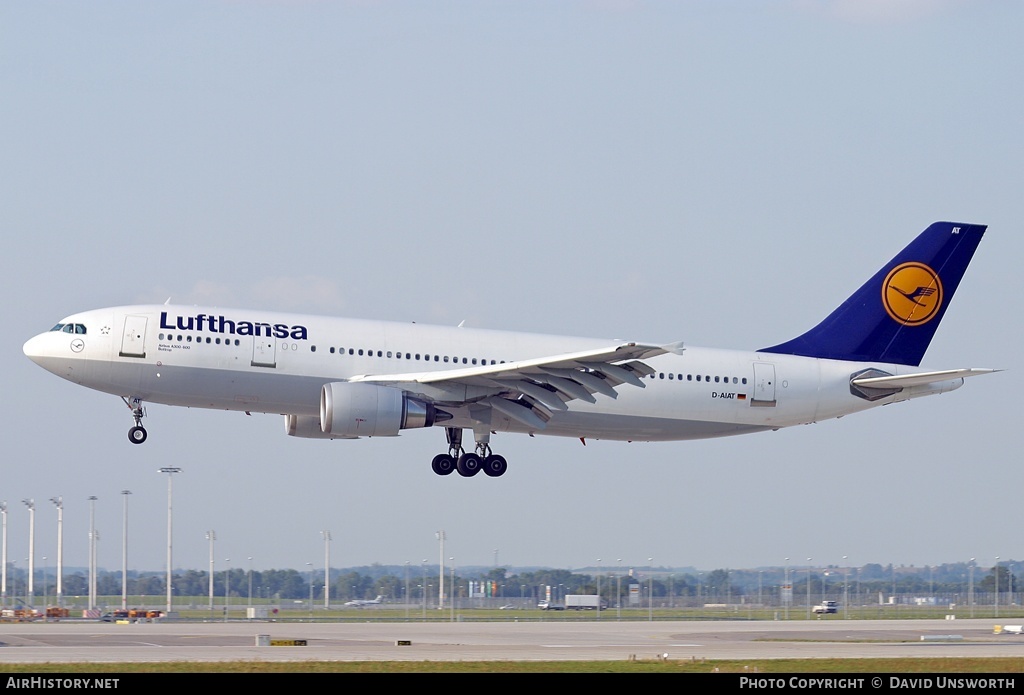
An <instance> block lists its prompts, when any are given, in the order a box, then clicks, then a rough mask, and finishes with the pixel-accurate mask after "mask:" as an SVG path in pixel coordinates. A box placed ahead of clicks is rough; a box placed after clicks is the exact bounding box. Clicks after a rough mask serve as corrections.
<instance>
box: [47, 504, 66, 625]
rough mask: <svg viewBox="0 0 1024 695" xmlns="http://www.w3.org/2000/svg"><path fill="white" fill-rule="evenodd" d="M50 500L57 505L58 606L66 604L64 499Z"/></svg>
mask: <svg viewBox="0 0 1024 695" xmlns="http://www.w3.org/2000/svg"><path fill="white" fill-rule="evenodd" d="M50 501H51V502H53V503H54V504H55V505H57V595H56V599H55V600H56V602H57V607H58V608H60V607H62V606H63V605H64V584H63V581H64V499H63V498H61V497H51V498H50Z"/></svg>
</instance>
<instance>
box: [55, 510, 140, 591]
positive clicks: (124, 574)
mask: <svg viewBox="0 0 1024 695" xmlns="http://www.w3.org/2000/svg"><path fill="white" fill-rule="evenodd" d="M130 494H132V491H131V490H121V499H122V502H123V503H122V505H121V608H122V609H125V608H127V607H128V495H130ZM57 555H58V558H57V561H58V562H60V550H58V551H57ZM59 572H60V570H58V579H57V581H58V582H60V579H59ZM57 586H58V592H59V591H60V589H59V586H60V584H59V583H58V585H57ZM58 605H59V601H58Z"/></svg>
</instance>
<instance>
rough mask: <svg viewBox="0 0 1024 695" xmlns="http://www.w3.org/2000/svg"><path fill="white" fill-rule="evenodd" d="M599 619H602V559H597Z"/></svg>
mask: <svg viewBox="0 0 1024 695" xmlns="http://www.w3.org/2000/svg"><path fill="white" fill-rule="evenodd" d="M597 619H598V620H600V619H601V558H597Z"/></svg>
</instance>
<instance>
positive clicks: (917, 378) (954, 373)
mask: <svg viewBox="0 0 1024 695" xmlns="http://www.w3.org/2000/svg"><path fill="white" fill-rule="evenodd" d="M999 371H1002V370H1001V369H980V368H971V369H947V370H944V371H940V372H920V373H918V374H900V375H897V376H873V377H863V378H857V379H852V380H851V381H850V383H851V384H853V385H854V386H860V387H861V388H869V389H899V388H909V387H911V386H924V385H925V384H934V383H937V382H940V381H952V380H953V379H963V378H966V377H969V376H978V375H980V374H992V373H994V372H999Z"/></svg>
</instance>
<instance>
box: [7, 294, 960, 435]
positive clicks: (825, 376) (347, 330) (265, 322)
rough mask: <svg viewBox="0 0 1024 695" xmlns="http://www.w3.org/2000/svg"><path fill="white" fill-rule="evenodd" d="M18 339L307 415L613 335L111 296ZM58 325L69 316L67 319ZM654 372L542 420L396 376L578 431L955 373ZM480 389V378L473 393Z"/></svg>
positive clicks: (800, 405)
mask: <svg viewBox="0 0 1024 695" xmlns="http://www.w3.org/2000/svg"><path fill="white" fill-rule="evenodd" d="M61 323H62V324H63V326H64V328H61V329H60V330H52V331H48V332H46V333H42V334H40V335H37V336H35V337H34V338H32V339H30V340H29V341H28V342H27V343H26V344H25V353H26V354H27V355H28V356H29V357H31V358H32V360H33V361H35V362H36V363H38V364H39V365H41V366H42V367H44V368H46V369H47V370H49V371H51V372H53V373H54V374H57V375H58V376H61V377H63V378H65V379H68V380H69V381H72V382H74V383H77V384H81V385H83V386H87V387H89V388H92V389H96V390H98V391H103V392H106V393H111V394H115V395H118V396H123V397H125V398H128V399H139V400H140V401H142V402H150V403H163V404H167V405H176V406H188V407H198V408H212V409H222V410H237V411H247V412H262V413H280V414H286V415H295V416H299V417H301V418H303V419H306V420H308V419H309V418H319V415H320V398H321V396H320V393H321V388H322V387H323V386H324V384H327V383H330V382H338V381H346V380H348V379H350V378H352V377H356V376H362V375H375V374H381V375H394V374H404V373H412V372H427V371H435V370H453V369H458V368H465V367H471V366H473V365H479V364H492V363H501V362H512V361H516V360H525V359H530V358H534V357H543V356H548V355H558V354H563V353H571V352H576V351H581V350H587V349H591V348H597V347H602V346H607V345H608V344H609V343H610V342H611V343H614V342H616V341H607V340H596V339H591V338H573V337H566V336H552V335H539V334H529V333H515V332H505V331H493V330H480V329H472V328H462V327H444V326H431V325H423V324H416V323H396V322H385V321H369V320H357V319H343V318H330V317H320V316H308V315H294V314H282V313H275V312H263V311H247V310H234V309H216V308H210V307H186V306H170V305H149V306H123V307H113V308H108V309H98V310H94V311H88V312H83V313H79V314H75V315H73V316H69V317H68V318H66V319H64V320H63V321H62V322H61ZM68 326H70V327H71V330H68V329H67V327H68ZM643 362H644V363H645V364H647V365H648V366H649V367H651V368H652V369H654V370H655V372H656V373H655V374H653V375H650V376H647V377H645V378H644V379H643V383H644V385H645V388H637V387H635V386H632V385H628V384H627V385H623V386H621V387H620V388H618V389H617V392H618V397H617V398H610V397H608V396H605V395H602V394H597V395H596V403H588V402H585V401H582V400H573V401H570V402H569V403H568V408H567V409H566V410H559V411H556V412H554V413H553V414H552V417H551V419H550V421H549V422H547V426H546V427H545V428H544V429H543V430H536V431H535V430H533V429H532V428H530V427H527V426H525V425H524V424H523V423H522V422H519V421H516V420H514V419H511V418H508V417H505V416H502V415H500V414H499V413H497V412H494V413H492V414H491V415H490V418H491V421H490V422H489V423H481V422H480V420H479V416H478V413H474V412H473V411H472V407H473V402H474V398H475V394H474V389H473V387H472V386H471V385H462V386H456V387H455V390H454V391H453V390H452V388H451V387H447V388H442V387H439V386H435V385H431V384H421V383H408V384H404V385H403V389H405V390H406V391H407V392H408V393H410V394H417V395H419V396H421V397H423V398H425V399H427V400H429V401H430V402H433V403H436V404H437V405H438V407H441V408H444V409H445V411H446V412H450V413H451V414H452V415H453V416H454V417H453V419H451V420H448V421H446V422H444V423H438V424H443V425H444V426H446V427H464V428H478V429H479V428H486V429H488V430H491V431H510V432H534V431H535V433H536V434H549V435H557V436H571V437H584V438H589V439H615V440H631V441H668V440H683V439H699V438H706V437H719V436H727V435H732V434H741V433H745V432H753V431H758V430H764V429H776V428H780V427H786V426H789V425H796V424H803V423H810V422H816V421H819V420H824V419H829V418H834V417H839V416H842V415H846V414H849V413H853V412H858V411H861V410H866V409H868V408H871V407H874V406H876V405H882V404H886V403H891V402H894V401H898V400H906V399H909V398H913V397H916V396H919V395H928V394H932V393H940V392H943V391H948V390H952V389H954V388H956V387H958V386H959V385H960V384H961V383H962V379H955V380H951V381H947V382H942V383H939V384H930V385H927V386H922V387H913V388H905V389H903V390H902V391H901V392H899V393H896V394H892V395H889V396H886V397H885V398H881V399H878V400H874V401H868V400H865V399H864V398H861V397H858V396H857V395H854V394H853V393H852V392H851V388H850V378H851V375H852V374H854V373H857V372H860V371H862V370H864V369H867V368H875V369H878V370H881V371H884V372H886V373H889V374H894V375H895V374H903V373H908V372H909V368H907V367H904V366H902V365H894V364H882V363H878V364H876V363H865V362H849V361H839V360H825V359H814V358H807V357H798V356H792V355H783V354H769V353H761V352H754V351H739V350H721V349H709V348H697V347H686V348H685V349H684V350H683V351H682V352H681V354H664V355H659V356H656V357H650V358H646V359H644V360H643ZM483 396H484V394H483V393H482V392H481V397H483Z"/></svg>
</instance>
